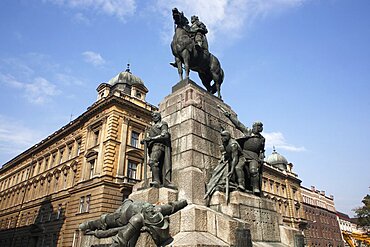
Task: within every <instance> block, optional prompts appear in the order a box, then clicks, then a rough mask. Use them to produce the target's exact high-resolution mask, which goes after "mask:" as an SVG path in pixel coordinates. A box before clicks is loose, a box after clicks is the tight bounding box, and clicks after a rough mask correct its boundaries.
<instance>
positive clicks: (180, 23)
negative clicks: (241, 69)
mask: <svg viewBox="0 0 370 247" xmlns="http://www.w3.org/2000/svg"><path fill="white" fill-rule="evenodd" d="M172 17H173V20H174V22H175V25H176V27H175V34H174V36H173V40H172V42H171V50H172V54H173V55H174V56H175V60H176V62H175V63H171V65H173V66H174V67H176V68H177V70H178V73H179V76H180V80H183V67H182V65H184V68H185V76H186V78H187V79H188V78H189V73H190V70H193V71H196V72H198V75H199V78H200V79H201V81H202V83H203V85H204V86H205V87H206V89H207V91H208V92H210V93H212V94H214V93H216V92H217V96H218V97H219V98H221V84H222V82H223V80H224V71H223V70H222V68H221V65H220V62H219V61H218V59H217V57H215V56H214V55H213V54H211V53H210V52H209V51H208V42H207V38H206V34H207V32H208V30H207V28H206V26H205V25H204V23H203V22H201V21H200V20H199V18H198V17H197V16H192V18H191V23H192V24H191V26H189V21H188V19H187V18H186V17H185V16H184V13H183V12H180V11H179V10H178V9H177V8H174V9H173V10H172ZM212 80H213V84H212V85H211V82H212Z"/></svg>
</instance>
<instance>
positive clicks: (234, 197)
mask: <svg viewBox="0 0 370 247" xmlns="http://www.w3.org/2000/svg"><path fill="white" fill-rule="evenodd" d="M210 208H211V209H214V210H216V211H218V212H220V213H223V214H226V215H229V216H230V217H233V218H237V219H240V220H242V221H244V222H246V223H248V224H249V225H250V231H251V236H252V240H253V241H254V242H280V241H281V239H280V228H279V223H281V216H280V214H278V213H277V212H276V205H275V203H274V202H272V201H270V200H269V199H266V198H260V197H257V196H255V195H252V194H247V193H242V192H239V191H234V192H231V193H230V202H229V204H226V198H225V194H224V193H222V192H215V193H214V195H213V197H212V199H211V201H210Z"/></svg>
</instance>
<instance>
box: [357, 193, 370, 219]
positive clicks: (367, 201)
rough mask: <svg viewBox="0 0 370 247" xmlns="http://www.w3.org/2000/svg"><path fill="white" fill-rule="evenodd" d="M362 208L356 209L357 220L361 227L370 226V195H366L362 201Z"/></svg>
mask: <svg viewBox="0 0 370 247" xmlns="http://www.w3.org/2000/svg"><path fill="white" fill-rule="evenodd" d="M362 203H363V204H364V205H363V206H362V207H359V208H356V209H355V213H356V218H358V224H359V225H361V226H370V195H366V196H365V197H364V199H363V200H362Z"/></svg>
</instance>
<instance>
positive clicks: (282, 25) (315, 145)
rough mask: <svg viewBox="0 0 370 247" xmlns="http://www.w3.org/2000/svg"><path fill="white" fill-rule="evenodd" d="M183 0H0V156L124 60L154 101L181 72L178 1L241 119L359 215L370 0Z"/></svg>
mask: <svg viewBox="0 0 370 247" xmlns="http://www.w3.org/2000/svg"><path fill="white" fill-rule="evenodd" d="M183 2H184V1H180V0H167V1H165V0H148V1H138V0H105V1H103V0H33V1H26V0H3V1H0V34H1V35H0V37H1V38H0V45H1V48H0V87H1V91H2V97H1V99H0V103H1V110H0V164H1V165H2V164H4V163H5V162H7V161H8V160H10V159H11V158H13V157H14V156H15V155H17V154H19V153H20V152H21V151H24V150H25V149H27V148H28V147H30V146H32V145H33V144H35V143H37V142H38V141H40V140H41V139H42V138H45V137H46V136H47V135H49V134H51V133H52V132H54V131H55V130H57V129H59V128H60V127H61V126H63V125H65V124H66V123H68V122H69V121H70V119H71V118H75V117H77V116H78V115H80V114H81V113H82V112H84V111H85V110H86V108H87V107H88V106H90V105H91V104H92V103H93V102H94V101H95V99H96V91H95V89H96V87H97V86H98V85H99V84H100V83H101V82H105V81H108V80H109V79H111V78H112V77H114V76H115V75H116V74H117V73H119V72H120V71H122V70H124V69H125V68H126V64H127V63H128V62H129V63H130V64H131V70H132V72H133V73H134V74H135V75H137V76H139V77H140V78H142V79H143V81H144V82H145V84H146V86H147V87H148V89H149V90H150V91H149V94H148V97H147V100H148V101H149V102H150V103H152V104H154V105H157V104H158V103H159V102H160V101H161V100H162V99H163V98H164V97H165V96H166V95H168V94H169V93H170V91H171V87H172V86H173V85H174V84H175V83H177V81H178V75H177V71H176V70H175V69H174V68H172V67H171V66H170V65H169V62H171V61H172V60H173V57H172V54H171V51H170V47H169V44H170V40H171V38H172V35H173V22H172V16H171V11H170V10H171V9H172V8H173V7H177V8H179V9H180V10H181V11H184V13H185V15H186V16H187V17H188V18H190V16H191V15H195V14H196V15H198V16H199V18H200V20H202V21H203V22H204V23H205V24H206V25H207V28H208V30H209V34H208V41H209V46H210V51H211V52H212V53H214V54H215V55H216V56H217V57H218V58H219V60H220V62H221V64H222V67H223V69H224V71H225V80H224V84H223V85H222V86H223V87H222V95H223V99H224V101H225V102H226V103H227V104H229V105H230V106H231V107H232V108H233V109H234V110H235V111H236V112H237V113H238V115H239V119H240V120H241V121H242V122H244V123H245V124H246V125H251V124H252V122H253V121H255V120H260V121H262V122H263V123H264V135H265V136H266V138H267V148H266V150H267V151H266V154H267V155H269V154H271V152H272V146H273V145H275V146H276V149H277V151H278V152H279V153H281V154H282V155H284V156H285V157H286V158H287V159H288V161H290V162H292V163H293V164H294V168H293V169H294V171H295V172H296V173H298V175H299V177H300V178H301V179H302V181H303V182H302V184H303V185H304V186H305V187H310V186H311V185H315V186H316V187H317V188H318V189H319V190H325V191H326V193H327V194H333V195H334V197H335V204H336V208H337V209H338V210H340V211H343V212H345V213H348V214H352V212H351V209H352V208H354V207H357V206H360V205H361V200H362V198H363V197H364V196H365V195H366V194H367V193H369V186H370V168H369V167H370V166H369V157H368V152H370V144H369V140H370V132H369V130H368V127H369V126H370V110H369V109H370V97H369V96H370V74H369V71H370V46H369V44H370V15H369V14H368V13H369V11H370V2H369V1H367V0H355V1H353V0H325V1H324V0H264V1H258V0H218V1H216V0H212V1H201V2H199V3H198V1H196V0H189V1H186V3H183ZM190 77H191V79H193V80H195V81H197V82H199V79H198V78H197V75H196V74H195V73H191V75H190ZM71 115H72V116H71Z"/></svg>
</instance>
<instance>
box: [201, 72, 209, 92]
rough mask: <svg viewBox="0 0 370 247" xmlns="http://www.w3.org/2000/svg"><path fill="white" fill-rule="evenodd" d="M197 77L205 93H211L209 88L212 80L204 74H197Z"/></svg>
mask: <svg viewBox="0 0 370 247" xmlns="http://www.w3.org/2000/svg"><path fill="white" fill-rule="evenodd" d="M198 75H199V78H200V80H201V81H202V83H203V85H204V86H205V87H206V89H207V91H208V92H210V93H212V92H211V91H212V87H211V81H212V78H210V77H209V76H207V74H205V73H200V72H199V73H198Z"/></svg>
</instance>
